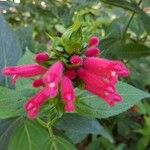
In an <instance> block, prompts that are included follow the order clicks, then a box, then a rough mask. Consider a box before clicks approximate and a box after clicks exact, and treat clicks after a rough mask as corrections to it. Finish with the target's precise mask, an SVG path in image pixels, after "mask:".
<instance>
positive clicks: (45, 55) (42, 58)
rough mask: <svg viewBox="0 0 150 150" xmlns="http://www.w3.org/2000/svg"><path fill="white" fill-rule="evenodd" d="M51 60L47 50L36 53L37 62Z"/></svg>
mask: <svg viewBox="0 0 150 150" xmlns="http://www.w3.org/2000/svg"><path fill="white" fill-rule="evenodd" d="M48 60H49V55H48V53H46V52H41V53H38V54H36V55H35V61H36V62H37V63H43V62H45V61H48Z"/></svg>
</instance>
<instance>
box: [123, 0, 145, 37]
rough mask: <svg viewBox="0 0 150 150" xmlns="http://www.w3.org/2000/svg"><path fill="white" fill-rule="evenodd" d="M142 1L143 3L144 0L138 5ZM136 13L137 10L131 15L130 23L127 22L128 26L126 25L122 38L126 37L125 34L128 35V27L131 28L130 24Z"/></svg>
mask: <svg viewBox="0 0 150 150" xmlns="http://www.w3.org/2000/svg"><path fill="white" fill-rule="evenodd" d="M141 3H142V0H140V1H139V3H138V6H139V5H140V4H141ZM135 14H136V13H135V12H133V13H132V15H131V17H130V19H129V21H128V24H127V26H126V27H125V29H124V32H123V36H122V39H125V35H126V33H127V30H128V28H129V26H130V24H131V21H132V19H133V17H134V15H135Z"/></svg>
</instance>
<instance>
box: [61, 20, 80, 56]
mask: <svg viewBox="0 0 150 150" xmlns="http://www.w3.org/2000/svg"><path fill="white" fill-rule="evenodd" d="M62 45H63V46H64V48H65V51H66V52H67V53H68V54H78V53H79V52H80V50H81V48H82V24H81V21H80V19H79V18H77V19H76V20H75V22H74V23H73V25H72V26H71V27H70V28H69V29H68V30H66V31H65V33H64V34H63V36H62Z"/></svg>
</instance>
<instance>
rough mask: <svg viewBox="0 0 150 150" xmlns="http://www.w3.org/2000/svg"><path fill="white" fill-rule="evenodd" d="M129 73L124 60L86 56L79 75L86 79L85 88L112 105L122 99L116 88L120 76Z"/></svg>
mask: <svg viewBox="0 0 150 150" xmlns="http://www.w3.org/2000/svg"><path fill="white" fill-rule="evenodd" d="M128 75H129V70H128V69H127V67H126V66H125V65H124V64H123V63H122V62H120V61H110V60H106V59H103V58H96V57H86V58H85V59H84V61H83V66H82V67H81V68H80V69H78V76H79V77H80V79H81V80H83V81H84V83H85V89H86V90H88V91H89V92H91V93H93V94H95V95H97V96H99V97H100V98H102V99H103V100H104V101H105V102H106V103H108V105H109V106H111V107H112V106H114V105H115V104H116V103H118V102H121V101H122V98H121V96H120V95H119V94H118V93H116V89H115V88H116V83H117V82H118V77H125V76H128Z"/></svg>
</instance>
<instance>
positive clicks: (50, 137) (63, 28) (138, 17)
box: [0, 0, 150, 150]
mask: <svg viewBox="0 0 150 150" xmlns="http://www.w3.org/2000/svg"><path fill="white" fill-rule="evenodd" d="M149 7H150V4H149V0H143V1H142V0H140V1H137V0H128V1H127V0H56V1H53V0H44V1H41V0H39V1H33V0H32V1H31V0H22V1H21V3H20V4H15V3H14V2H12V1H4V2H0V13H1V14H0V52H1V55H0V70H1V69H2V68H3V67H5V66H9V65H16V64H29V63H34V61H33V56H34V53H37V52H40V51H50V50H51V47H52V46H53V47H55V48H57V49H58V50H59V51H58V54H59V52H62V46H64V47H65V50H66V52H67V53H68V55H70V54H73V53H74V52H75V50H76V53H78V52H79V51H82V49H81V47H84V46H86V45H85V43H86V42H87V40H88V39H89V37H91V36H92V35H97V36H98V37H100V39H101V43H100V49H101V51H102V52H101V56H102V57H105V58H109V59H120V60H122V61H124V62H125V63H126V65H127V66H128V67H129V68H130V70H131V76H130V77H129V78H127V79H124V80H123V81H120V82H119V85H118V88H117V89H118V91H119V93H120V94H121V95H122V96H123V99H124V101H123V103H120V104H118V105H116V106H115V107H113V108H110V107H108V106H107V105H106V104H105V103H104V102H103V101H102V100H99V98H98V97H96V96H93V95H91V94H90V93H88V92H86V91H82V90H80V89H76V93H77V95H78V97H77V101H76V107H77V111H76V113H75V114H62V109H61V106H60V105H61V104H59V100H56V103H55V102H53V101H52V102H51V101H50V102H48V103H46V104H45V105H44V107H43V108H42V111H41V114H40V118H38V119H37V120H35V121H31V120H28V119H27V118H26V116H25V112H24V109H23V105H24V103H25V101H27V99H28V98H29V97H31V96H32V95H34V94H35V93H36V91H37V90H35V89H33V88H32V87H31V85H30V84H29V83H30V82H31V80H32V79H29V80H19V82H18V83H17V85H16V87H12V85H11V83H10V81H9V79H8V78H4V77H3V76H2V74H0V119H1V120H0V150H16V149H18V150H20V149H21V150H22V149H25V150H27V149H29V150H41V149H44V150H47V149H57V150H66V149H85V148H87V149H89V150H96V149H102V150H107V149H110V150H124V149H128V150H130V149H138V150H145V149H148V147H150V145H149V142H150V141H149V137H150V133H149V131H150V112H149V108H150V103H149V97H150V95H149V94H148V92H149V91H150V80H149V76H150V72H149V67H150V37H149V33H150V27H149V24H150V15H149ZM6 20H7V21H6ZM72 22H74V24H73V25H72V26H71V27H70V25H71V24H72ZM8 24H9V25H8ZM68 27H69V29H67V28H68ZM81 31H82V33H83V35H82V34H81ZM62 35H63V36H62ZM61 36H62V38H61ZM56 37H57V38H56ZM52 42H53V43H52ZM82 44H83V45H82ZM68 55H67V56H66V57H68ZM142 99H143V101H141V100H142ZM46 116H48V117H46Z"/></svg>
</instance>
